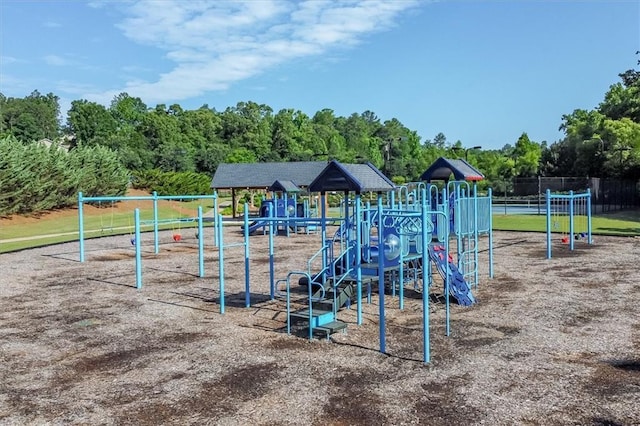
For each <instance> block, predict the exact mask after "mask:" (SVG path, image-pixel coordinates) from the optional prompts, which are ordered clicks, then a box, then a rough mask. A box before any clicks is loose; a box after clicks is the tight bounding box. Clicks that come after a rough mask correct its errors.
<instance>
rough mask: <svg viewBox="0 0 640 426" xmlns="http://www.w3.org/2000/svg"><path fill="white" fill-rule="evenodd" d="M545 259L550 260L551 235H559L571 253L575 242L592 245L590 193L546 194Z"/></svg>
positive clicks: (549, 192) (548, 192) (588, 191)
mask: <svg viewBox="0 0 640 426" xmlns="http://www.w3.org/2000/svg"><path fill="white" fill-rule="evenodd" d="M546 207H547V218H546V219H547V259H551V249H552V234H553V233H556V234H560V235H561V239H560V241H561V242H562V243H563V244H568V246H569V250H571V251H573V250H574V248H575V242H576V241H584V242H586V243H587V244H593V239H592V236H591V191H590V190H589V189H587V191H586V192H584V193H574V192H573V191H569V193H568V194H552V193H551V191H550V190H549V189H547V192H546Z"/></svg>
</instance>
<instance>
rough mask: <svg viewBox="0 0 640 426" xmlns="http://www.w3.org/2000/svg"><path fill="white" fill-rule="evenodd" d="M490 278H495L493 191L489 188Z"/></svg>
mask: <svg viewBox="0 0 640 426" xmlns="http://www.w3.org/2000/svg"><path fill="white" fill-rule="evenodd" d="M488 196H489V278H493V191H492V190H491V188H489V192H488Z"/></svg>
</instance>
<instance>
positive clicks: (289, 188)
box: [269, 179, 301, 192]
mask: <svg viewBox="0 0 640 426" xmlns="http://www.w3.org/2000/svg"><path fill="white" fill-rule="evenodd" d="M269 191H273V192H300V191H301V189H300V188H299V187H298V186H297V185H296V184H295V183H293V182H291V181H290V180H280V179H278V180H277V181H275V182H273V184H272V185H271V186H270V187H269Z"/></svg>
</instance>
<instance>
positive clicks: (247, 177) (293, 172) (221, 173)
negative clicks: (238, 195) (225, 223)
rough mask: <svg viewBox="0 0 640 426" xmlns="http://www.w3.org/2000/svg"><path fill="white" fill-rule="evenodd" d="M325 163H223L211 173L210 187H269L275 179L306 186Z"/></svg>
mask: <svg viewBox="0 0 640 426" xmlns="http://www.w3.org/2000/svg"><path fill="white" fill-rule="evenodd" d="M326 165H327V163H326V162H325V161H300V162H291V163H285V162H281V163H240V164H228V163H223V164H220V165H218V168H217V169H216V172H215V174H214V175H213V179H212V181H211V188H213V189H231V188H269V187H270V186H271V185H272V184H273V183H274V182H275V181H277V180H281V181H284V180H287V181H290V182H292V183H294V184H295V185H296V186H298V187H300V186H308V185H309V184H310V183H311V182H312V181H313V179H315V177H316V176H318V174H319V173H320V172H321V171H322V169H324V168H325V166H326Z"/></svg>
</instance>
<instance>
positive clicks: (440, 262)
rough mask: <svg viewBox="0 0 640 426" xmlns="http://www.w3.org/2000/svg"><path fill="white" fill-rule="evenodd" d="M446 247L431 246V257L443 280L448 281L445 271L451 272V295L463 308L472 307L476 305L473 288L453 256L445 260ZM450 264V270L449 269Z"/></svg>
mask: <svg viewBox="0 0 640 426" xmlns="http://www.w3.org/2000/svg"><path fill="white" fill-rule="evenodd" d="M444 253H445V250H444V246H442V245H440V244H432V245H430V246H429V257H430V258H431V260H432V261H433V262H434V263H435V264H436V266H437V269H438V272H439V273H440V276H441V277H442V279H443V280H446V275H445V273H446V272H445V271H446V270H447V269H448V270H449V291H450V293H451V295H452V296H453V297H454V298H455V299H456V300H457V301H458V304H460V305H462V306H471V305H473V304H474V303H476V299H475V297H473V293H471V286H469V283H467V282H466V281H465V279H464V277H463V276H462V273H461V272H460V270H459V269H458V266H456V264H455V263H453V260H452V259H451V256H449V259H447V260H445V256H444ZM447 264H448V266H449V267H448V268H447Z"/></svg>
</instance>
